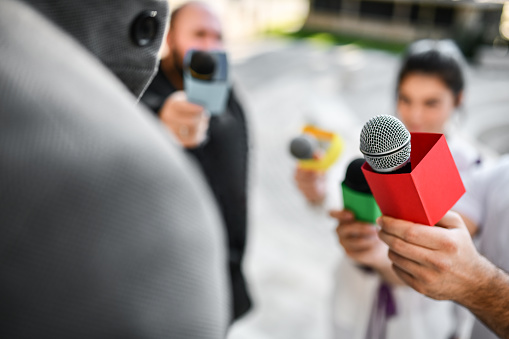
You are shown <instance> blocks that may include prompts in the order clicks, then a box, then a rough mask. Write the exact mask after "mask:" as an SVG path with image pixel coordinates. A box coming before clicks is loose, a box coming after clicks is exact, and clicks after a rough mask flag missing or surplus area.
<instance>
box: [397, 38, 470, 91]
mask: <svg viewBox="0 0 509 339" xmlns="http://www.w3.org/2000/svg"><path fill="white" fill-rule="evenodd" d="M461 58H462V57H461V52H459V49H458V48H457V47H456V46H455V45H454V43H453V42H452V41H449V40H442V41H435V40H420V41H417V42H414V43H413V44H411V45H410V46H409V48H408V49H407V52H406V54H405V56H404V57H403V63H402V65H401V68H400V71H399V75H398V82H397V88H396V89H397V90H398V91H399V87H400V86H401V83H402V82H403V80H404V79H405V78H406V77H407V76H408V75H410V74H414V73H423V74H429V75H435V76H437V77H438V78H440V80H442V82H443V83H444V84H445V85H446V86H447V87H448V88H449V89H450V90H451V91H452V92H453V94H454V96H455V97H456V98H457V97H458V95H459V94H460V93H461V92H462V91H463V88H464V86H465V83H464V78H463V71H462V64H463V61H462V59H461Z"/></svg>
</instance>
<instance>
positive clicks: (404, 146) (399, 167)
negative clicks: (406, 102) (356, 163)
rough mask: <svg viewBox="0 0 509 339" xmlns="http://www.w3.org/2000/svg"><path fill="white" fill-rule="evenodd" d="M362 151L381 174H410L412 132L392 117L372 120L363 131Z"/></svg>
mask: <svg viewBox="0 0 509 339" xmlns="http://www.w3.org/2000/svg"><path fill="white" fill-rule="evenodd" d="M360 150H361V152H362V154H364V158H365V159H366V161H367V163H368V164H369V165H370V166H371V168H372V169H373V170H374V171H376V172H379V173H393V174H398V173H410V171H411V165H410V151H411V143H410V132H408V130H407V129H406V128H405V125H403V123H402V122H401V121H400V120H399V119H397V118H396V117H393V116H392V115H377V116H375V117H373V118H371V119H370V120H369V121H368V122H366V124H365V125H364V127H363V128H362V131H361V136H360Z"/></svg>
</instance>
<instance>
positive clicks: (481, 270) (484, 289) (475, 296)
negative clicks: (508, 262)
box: [452, 255, 505, 311]
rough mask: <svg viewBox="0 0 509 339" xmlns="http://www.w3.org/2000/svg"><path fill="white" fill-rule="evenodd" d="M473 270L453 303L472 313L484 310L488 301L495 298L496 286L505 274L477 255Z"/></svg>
mask: <svg viewBox="0 0 509 339" xmlns="http://www.w3.org/2000/svg"><path fill="white" fill-rule="evenodd" d="M473 267H474V269H473V270H471V271H470V272H468V275H466V277H467V279H465V282H464V283H463V284H462V287H464V290H463V291H462V292H461V293H459V295H458V296H456V297H455V298H452V299H453V301H455V302H457V303H459V304H462V305H463V306H465V307H467V308H469V309H470V310H472V311H475V310H477V309H480V310H482V309H484V307H485V306H484V305H485V304H486V302H487V301H488V300H490V299H493V298H495V299H496V298H497V295H498V293H497V290H498V288H497V286H498V284H500V282H501V279H502V280H504V278H505V274H504V273H503V272H502V271H501V270H500V269H499V268H498V267H496V266H495V265H493V264H492V263H491V262H490V261H488V259H486V258H485V257H483V256H481V255H479V260H478V262H477V263H476V264H475V265H474V266H473Z"/></svg>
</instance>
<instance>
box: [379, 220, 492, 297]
mask: <svg viewBox="0 0 509 339" xmlns="http://www.w3.org/2000/svg"><path fill="white" fill-rule="evenodd" d="M379 224H380V226H381V227H382V230H381V231H380V233H379V236H380V239H382V240H383V241H384V242H385V243H386V244H387V245H389V249H390V250H389V258H390V259H391V261H392V262H393V268H394V270H395V272H396V274H397V275H398V276H399V277H400V278H401V279H402V280H403V281H405V282H406V283H407V284H408V285H410V286H411V287H412V288H414V289H415V290H416V291H417V292H420V293H422V294H425V295H427V296H429V297H431V298H434V299H439V300H442V299H449V300H455V301H458V302H461V301H462V300H463V301H464V299H465V298H469V294H471V292H470V293H469V289H472V287H474V286H476V283H479V282H480V280H481V279H482V277H484V276H487V274H485V273H486V270H487V269H489V267H490V265H489V263H487V260H486V259H485V258H484V257H482V256H481V255H480V254H479V253H478V252H477V250H476V249H475V246H474V244H473V242H472V239H471V237H470V234H469V232H468V230H467V227H466V226H465V223H464V222H463V221H462V219H461V218H460V217H459V215H458V214H456V213H454V212H449V213H447V214H446V215H445V216H444V217H443V218H442V220H440V221H439V222H438V224H437V226H440V227H430V226H424V225H419V224H415V223H412V222H409V221H404V220H398V219H394V218H391V217H387V216H383V217H381V218H380V219H379ZM486 264H488V265H486Z"/></svg>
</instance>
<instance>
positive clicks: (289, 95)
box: [170, 0, 509, 339]
mask: <svg viewBox="0 0 509 339" xmlns="http://www.w3.org/2000/svg"><path fill="white" fill-rule="evenodd" d="M184 2H186V1H173V0H172V1H170V4H171V6H172V7H175V6H176V5H178V4H181V3H184ZM205 2H209V3H210V4H211V5H212V6H214V7H215V8H216V9H217V11H218V13H219V14H220V16H221V18H222V22H223V27H224V31H225V38H226V43H227V46H228V51H229V53H230V60H231V62H232V64H233V66H232V67H233V78H234V82H235V84H236V86H237V88H238V91H239V92H240V96H241V98H242V99H243V102H244V104H245V107H246V109H247V111H248V115H249V120H250V121H249V122H250V129H251V135H252V138H253V144H254V147H253V152H252V158H251V159H252V161H251V173H250V175H251V191H250V194H251V201H250V204H251V205H250V220H251V222H250V225H249V227H250V229H249V234H248V236H249V237H248V249H247V255H246V261H245V267H244V269H245V272H246V275H247V278H248V281H249V286H250V289H251V292H252V295H253V298H254V302H255V307H254V310H253V311H252V312H251V313H250V314H248V315H247V316H246V317H244V318H243V319H241V320H240V321H238V322H237V323H236V324H235V325H234V326H233V327H232V329H231V330H230V333H229V336H228V338H229V339H244V338H245V339H247V338H292V339H298V338H329V337H330V336H331V330H332V328H331V326H332V320H331V308H332V294H333V286H334V282H335V280H336V279H341V277H339V278H338V277H336V276H335V272H334V270H335V264H336V263H337V261H338V259H339V258H341V256H342V255H343V253H342V251H341V249H340V246H339V244H338V241H337V238H336V234H335V232H334V229H335V227H336V225H335V223H334V221H333V220H332V219H330V218H329V217H328V214H327V211H328V209H330V208H340V207H341V199H340V194H339V183H340V181H341V180H342V178H343V175H344V169H345V166H346V164H348V163H349V162H350V160H352V158H353V157H355V156H356V155H357V154H359V155H360V153H359V152H358V146H359V145H358V138H359V132H360V129H361V127H362V125H363V124H364V122H365V121H367V120H368V119H369V118H370V117H372V116H374V115H378V114H392V113H394V109H395V108H394V107H395V95H396V93H395V80H396V79H395V78H396V74H397V70H398V65H399V62H400V57H401V53H402V51H403V50H404V48H405V46H406V45H407V44H408V43H410V42H412V41H414V40H416V39H421V38H434V39H442V38H448V39H453V40H454V41H456V43H457V44H458V46H459V47H460V49H461V50H462V52H463V53H464V55H465V57H466V58H467V60H468V65H467V72H466V75H467V77H466V86H467V87H466V93H465V98H466V102H465V103H464V105H463V108H462V111H461V112H460V114H458V119H457V121H456V122H455V123H456V124H457V127H458V129H460V130H461V131H462V132H463V133H465V134H467V135H469V136H471V137H472V138H474V139H475V140H477V141H479V142H480V143H482V144H484V145H485V146H487V147H490V148H492V149H493V150H495V151H496V152H497V153H499V154H503V153H508V152H509V52H508V50H509V48H508V43H509V2H507V3H504V2H500V1H485V0H479V1H471V0H470V1H467V0H457V1H451V0H438V1H437V0H435V1H427V0H421V1H411V0H397V1H388V0H213V1H212V0H210V1H205ZM308 122H312V123H315V124H317V125H319V126H321V127H323V128H327V129H331V130H334V131H336V132H338V133H339V134H340V135H341V137H342V138H343V140H344V141H345V151H344V153H343V155H342V157H341V159H340V160H339V162H338V163H337V165H336V166H335V169H334V171H331V173H329V176H331V177H332V178H331V179H332V182H336V183H337V185H336V187H332V192H330V196H331V198H330V199H329V200H328V201H327V202H326V204H324V205H323V206H320V207H317V206H311V205H309V204H308V203H307V202H306V201H305V200H304V198H303V197H302V195H300V194H299V193H298V191H297V188H296V187H295V184H294V180H293V174H294V170H295V165H296V163H295V160H294V159H293V158H291V156H290V154H289V152H288V146H289V142H290V140H291V139H292V138H293V137H295V136H296V135H298V134H299V132H300V129H301V128H302V126H303V125H304V124H305V123H308Z"/></svg>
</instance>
